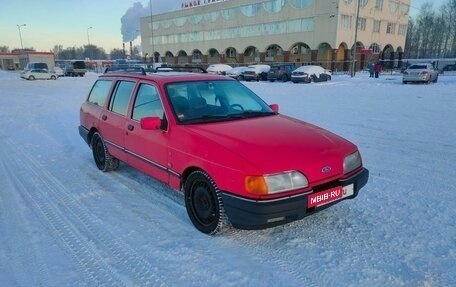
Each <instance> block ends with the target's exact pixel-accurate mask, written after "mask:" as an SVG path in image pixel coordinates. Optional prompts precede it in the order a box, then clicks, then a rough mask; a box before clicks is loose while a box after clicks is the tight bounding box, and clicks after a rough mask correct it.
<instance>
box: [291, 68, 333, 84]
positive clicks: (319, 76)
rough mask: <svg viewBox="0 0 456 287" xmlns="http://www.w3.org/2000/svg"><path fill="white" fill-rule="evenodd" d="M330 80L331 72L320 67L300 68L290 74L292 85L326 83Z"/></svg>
mask: <svg viewBox="0 0 456 287" xmlns="http://www.w3.org/2000/svg"><path fill="white" fill-rule="evenodd" d="M330 80H331V72H330V71H328V70H325V69H324V68H323V67H320V66H301V67H299V68H297V69H296V70H294V71H293V72H292V73H291V81H292V82H293V83H300V82H304V83H311V82H315V83H317V82H326V81H330Z"/></svg>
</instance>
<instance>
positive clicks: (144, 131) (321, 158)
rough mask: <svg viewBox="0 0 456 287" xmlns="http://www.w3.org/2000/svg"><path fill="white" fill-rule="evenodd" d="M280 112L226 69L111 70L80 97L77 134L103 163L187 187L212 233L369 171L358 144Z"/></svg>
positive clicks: (348, 194)
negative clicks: (144, 72) (146, 72)
mask: <svg viewBox="0 0 456 287" xmlns="http://www.w3.org/2000/svg"><path fill="white" fill-rule="evenodd" d="M278 110H279V107H278V105H274V104H272V105H268V104H267V103H265V102H264V101H263V100H262V99H261V98H260V97H259V96H258V95H256V94H255V93H254V92H253V91H251V90H250V89H248V88H247V87H246V86H245V85H243V84H241V83H240V82H238V81H236V80H234V79H231V78H229V77H226V76H220V75H211V74H208V73H182V72H171V73H170V72H168V73H157V74H150V75H139V74H125V75H121V74H105V75H102V76H100V77H99V78H98V80H96V81H95V83H94V84H93V86H92V88H91V89H90V90H89V91H88V96H87V98H86V100H85V101H84V102H83V103H82V105H81V108H80V110H79V111H80V126H79V134H80V135H81V137H82V138H83V139H84V141H85V142H86V143H87V144H88V146H89V147H90V148H91V150H92V155H93V159H94V162H95V164H96V166H97V168H98V169H99V170H101V171H104V172H105V171H111V170H115V169H117V168H119V162H120V161H122V162H125V163H127V164H128V165H130V166H133V167H135V168H137V169H139V170H140V171H142V172H144V173H146V174H148V175H150V176H153V177H154V178H156V179H157V180H160V181H162V182H164V183H165V184H167V185H169V186H170V187H171V188H172V189H174V190H176V191H181V192H182V193H183V198H184V202H185V207H186V209H187V213H188V216H189V218H190V220H191V222H192V223H193V225H194V226H195V227H196V228H197V229H198V230H199V231H201V232H203V233H207V234H215V233H218V232H222V231H223V230H224V229H226V228H227V227H229V226H233V227H236V228H241V229H260V228H267V227H271V226H275V225H280V224H284V223H287V222H291V221H294V220H298V219H301V218H303V217H305V216H307V215H311V214H313V213H315V212H318V211H320V210H323V209H325V208H327V207H329V206H331V205H333V204H336V203H338V202H340V201H342V200H347V199H351V198H355V197H356V196H357V195H358V193H359V190H360V189H361V188H362V187H363V186H364V185H365V184H366V183H367V181H368V176H369V171H368V170H367V169H365V168H364V167H363V164H362V160H361V154H360V152H359V150H358V148H357V147H356V145H354V144H353V143H351V142H349V141H348V140H346V139H343V138H342V137H340V136H337V135H335V134H333V133H331V132H329V131H326V130H324V129H322V128H319V127H316V126H314V125H312V124H309V123H306V122H303V121H300V120H297V119H294V118H291V117H289V116H285V115H281V114H279V112H278ZM108 180H109V179H108ZM110 180H115V177H112V178H111V179H110ZM339 211H341V210H339ZM340 216H343V214H340Z"/></svg>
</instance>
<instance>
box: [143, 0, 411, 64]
mask: <svg viewBox="0 0 456 287" xmlns="http://www.w3.org/2000/svg"><path fill="white" fill-rule="evenodd" d="M358 1H359V2H358ZM358 5H359V17H358V33H357V35H356V36H357V37H356V38H357V39H356V40H357V57H356V58H357V67H358V68H364V67H365V66H366V65H367V64H368V63H370V62H374V61H377V60H379V59H380V60H385V61H386V62H385V64H387V65H389V61H390V60H398V59H401V58H402V54H403V49H404V46H405V38H406V33H407V25H408V21H409V15H408V14H409V8H410V0H225V1H223V0H192V1H186V2H184V3H183V5H182V6H186V7H191V8H183V9H182V10H178V11H174V12H170V13H164V14H160V15H154V16H153V17H150V16H148V17H144V18H141V39H142V50H143V53H147V54H148V55H149V56H150V55H152V54H154V55H155V56H156V58H157V59H158V57H160V58H161V60H162V61H163V62H167V63H170V64H185V63H194V64H195V63H197V64H204V65H205V64H210V63H234V64H237V63H239V64H240V63H257V62H262V63H268V62H297V63H303V64H306V63H310V62H313V63H319V64H321V65H323V66H325V67H326V68H330V69H333V70H348V69H349V67H350V62H351V59H352V57H351V54H352V47H353V46H354V43H355V26H356V18H357V11H358ZM151 20H152V24H151ZM152 28H153V29H152ZM392 62H393V61H391V63H392Z"/></svg>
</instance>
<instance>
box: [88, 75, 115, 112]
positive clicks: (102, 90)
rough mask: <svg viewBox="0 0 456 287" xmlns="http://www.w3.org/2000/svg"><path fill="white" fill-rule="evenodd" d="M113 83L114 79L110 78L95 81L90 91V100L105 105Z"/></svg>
mask: <svg viewBox="0 0 456 287" xmlns="http://www.w3.org/2000/svg"><path fill="white" fill-rule="evenodd" d="M111 83H112V81H110V80H99V81H97V82H95V84H94V85H93V87H92V90H91V91H90V94H89V98H88V102H89V103H92V104H95V105H98V106H104V103H105V101H106V98H107V97H108V93H109V89H110V88H111Z"/></svg>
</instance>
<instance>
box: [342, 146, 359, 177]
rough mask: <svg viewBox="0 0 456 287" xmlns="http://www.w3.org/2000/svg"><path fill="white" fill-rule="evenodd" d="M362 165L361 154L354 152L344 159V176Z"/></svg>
mask: <svg viewBox="0 0 456 287" xmlns="http://www.w3.org/2000/svg"><path fill="white" fill-rule="evenodd" d="M361 165H362V162H361V154H360V153H359V151H356V152H354V153H352V154H350V155H347V156H346V157H345V158H344V174H347V173H350V172H352V171H354V170H355V169H357V168H359V167H360V166H361Z"/></svg>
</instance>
